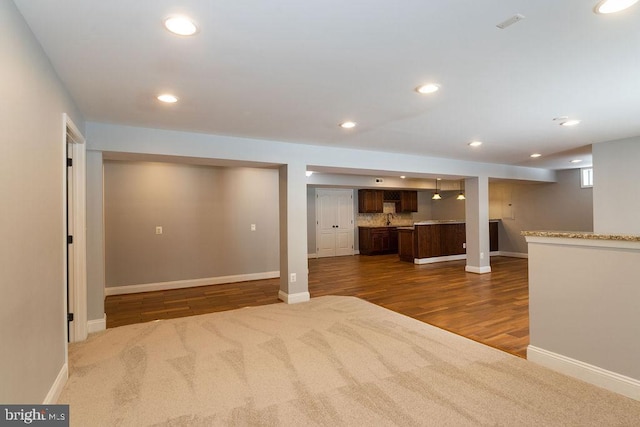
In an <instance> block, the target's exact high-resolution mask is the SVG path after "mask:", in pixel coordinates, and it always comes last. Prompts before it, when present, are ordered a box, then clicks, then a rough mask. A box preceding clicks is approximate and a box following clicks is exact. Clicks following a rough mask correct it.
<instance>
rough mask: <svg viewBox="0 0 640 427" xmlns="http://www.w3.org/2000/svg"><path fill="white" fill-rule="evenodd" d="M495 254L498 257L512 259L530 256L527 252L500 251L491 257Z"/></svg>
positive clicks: (492, 253)
mask: <svg viewBox="0 0 640 427" xmlns="http://www.w3.org/2000/svg"><path fill="white" fill-rule="evenodd" d="M494 254H495V255H497V256H508V257H511V258H529V254H528V253H525V252H506V251H498V252H497V253H496V252H491V256H493V255H494Z"/></svg>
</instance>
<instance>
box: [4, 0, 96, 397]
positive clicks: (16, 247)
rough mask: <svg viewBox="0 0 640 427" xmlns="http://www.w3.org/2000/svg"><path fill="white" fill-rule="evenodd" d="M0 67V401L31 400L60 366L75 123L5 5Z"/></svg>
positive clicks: (42, 393)
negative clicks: (67, 144) (68, 141)
mask: <svg viewBox="0 0 640 427" xmlns="http://www.w3.org/2000/svg"><path fill="white" fill-rule="evenodd" d="M0 64H2V65H0V93H1V94H2V108H0V129H2V134H1V135H2V136H1V137H2V142H1V143H0V200H1V201H2V204H1V206H0V212H1V214H0V236H2V239H0V290H1V292H2V298H1V299H0V342H2V344H1V347H2V349H1V350H0V378H1V386H0V402H2V403H5V404H9V403H40V402H43V401H44V400H45V398H46V397H47V395H48V394H49V392H50V390H51V387H52V385H53V384H54V382H55V381H56V378H57V377H58V375H59V374H61V373H64V372H63V371H64V369H65V363H66V320H65V318H66V313H65V310H64V307H65V301H64V300H65V292H66V291H65V286H66V285H65V269H64V262H65V251H66V243H65V238H64V235H65V230H64V225H63V221H64V215H63V212H64V205H63V194H64V176H65V175H64V174H65V167H64V157H65V154H64V144H63V135H64V124H63V113H65V112H66V113H67V114H69V115H70V116H71V118H72V120H73V121H74V123H75V124H76V126H78V127H79V128H80V130H82V129H83V127H84V124H83V119H82V117H81V115H80V114H79V113H78V111H77V109H76V108H75V106H74V104H73V101H72V100H71V98H70V97H69V95H68V93H67V92H66V90H65V88H64V87H63V85H62V84H61V82H60V80H59V79H58V77H57V75H56V73H55V72H54V70H53V68H52V67H51V64H50V63H49V61H48V59H47V57H46V56H45V54H44V52H43V51H42V49H41V47H40V45H39V44H38V42H37V41H36V39H35V37H34V36H33V34H32V33H31V31H30V30H29V28H28V27H27V26H26V24H25V22H24V20H23V19H22V16H21V15H20V13H19V12H18V10H17V9H16V7H15V5H14V4H13V2H11V1H1V2H0Z"/></svg>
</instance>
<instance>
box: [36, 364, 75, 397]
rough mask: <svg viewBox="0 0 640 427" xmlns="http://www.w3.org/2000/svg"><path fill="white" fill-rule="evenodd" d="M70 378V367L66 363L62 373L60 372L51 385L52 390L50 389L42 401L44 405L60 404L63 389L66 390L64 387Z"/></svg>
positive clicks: (61, 370)
mask: <svg viewBox="0 0 640 427" xmlns="http://www.w3.org/2000/svg"><path fill="white" fill-rule="evenodd" d="M68 378H69V367H68V365H67V363H66V362H65V364H64V365H62V368H61V369H60V372H58V376H57V377H56V380H55V381H54V382H53V384H52V385H51V388H50V389H49V393H47V395H46V396H45V398H44V400H43V401H42V404H43V405H53V404H55V403H57V402H58V398H59V397H60V393H62V389H63V388H64V385H65V384H66V383H67V379H68Z"/></svg>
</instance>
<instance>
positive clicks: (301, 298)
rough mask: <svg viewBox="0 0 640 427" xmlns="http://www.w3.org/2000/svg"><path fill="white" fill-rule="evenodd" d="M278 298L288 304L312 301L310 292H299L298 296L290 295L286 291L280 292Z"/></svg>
mask: <svg viewBox="0 0 640 427" xmlns="http://www.w3.org/2000/svg"><path fill="white" fill-rule="evenodd" d="M278 298H279V299H281V300H282V301H284V302H286V303H287V304H297V303H299V302H306V301H309V300H310V299H311V295H309V292H298V293H297V294H288V293H286V292H285V291H278Z"/></svg>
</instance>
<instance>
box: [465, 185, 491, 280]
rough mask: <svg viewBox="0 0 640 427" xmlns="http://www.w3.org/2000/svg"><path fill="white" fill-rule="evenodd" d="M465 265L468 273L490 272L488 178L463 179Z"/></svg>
mask: <svg viewBox="0 0 640 427" xmlns="http://www.w3.org/2000/svg"><path fill="white" fill-rule="evenodd" d="M464 188H465V196H466V201H465V216H466V234H467V266H466V267H465V271H468V272H469V273H478V274H483V273H490V272H491V265H490V260H489V250H490V245H489V178H488V177H486V176H480V177H477V178H467V179H466V180H465V186H464Z"/></svg>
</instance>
